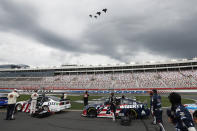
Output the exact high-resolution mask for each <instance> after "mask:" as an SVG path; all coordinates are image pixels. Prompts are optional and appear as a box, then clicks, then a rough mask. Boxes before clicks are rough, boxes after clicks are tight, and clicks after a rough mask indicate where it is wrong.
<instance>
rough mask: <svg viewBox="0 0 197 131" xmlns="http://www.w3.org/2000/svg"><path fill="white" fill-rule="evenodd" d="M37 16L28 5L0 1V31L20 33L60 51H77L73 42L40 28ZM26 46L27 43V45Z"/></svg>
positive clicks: (4, 0) (6, 0)
mask: <svg viewBox="0 0 197 131" xmlns="http://www.w3.org/2000/svg"><path fill="white" fill-rule="evenodd" d="M37 15H38V14H37V13H36V11H35V10H34V9H33V8H31V6H29V5H25V4H18V3H14V2H11V1H8V0H1V1H0V30H1V31H4V32H7V31H10V32H16V33H20V34H22V35H24V36H26V37H30V38H32V39H34V40H37V41H39V42H41V43H43V44H45V45H47V46H51V47H55V48H58V49H61V50H77V49H78V48H76V47H75V46H74V41H71V40H69V39H65V38H63V37H61V36H58V35H56V34H55V33H53V32H50V31H49V30H47V29H44V28H42V27H41V26H40V25H39V24H38V23H37V21H36V19H35V18H36V17H38V16H37ZM27 44H28V43H27Z"/></svg>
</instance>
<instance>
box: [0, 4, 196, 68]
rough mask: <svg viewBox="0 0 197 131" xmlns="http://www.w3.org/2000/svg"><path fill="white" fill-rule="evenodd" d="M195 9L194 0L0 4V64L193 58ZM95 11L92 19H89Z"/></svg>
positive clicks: (95, 62) (47, 64)
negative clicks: (98, 13)
mask: <svg viewBox="0 0 197 131" xmlns="http://www.w3.org/2000/svg"><path fill="white" fill-rule="evenodd" d="M196 5H197V1H196V0H52V1H51V0H0V64H6V63H13V64H27V65H30V66H58V65H61V64H93V65H95V64H114V63H130V62H133V61H135V62H145V61H163V60H169V59H174V58H180V59H182V58H193V57H195V56H197V51H196V49H197V25H196V23H197V22H196V21H197V6H196ZM104 8H107V9H108V10H107V12H106V13H104V12H103V11H102V9H104ZM97 11H101V15H100V16H98V18H97V19H95V18H90V17H89V14H92V15H93V16H94V15H96V12H97Z"/></svg>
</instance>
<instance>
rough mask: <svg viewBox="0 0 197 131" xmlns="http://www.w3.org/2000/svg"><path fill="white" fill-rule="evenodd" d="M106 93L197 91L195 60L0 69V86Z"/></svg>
mask: <svg viewBox="0 0 197 131" xmlns="http://www.w3.org/2000/svg"><path fill="white" fill-rule="evenodd" d="M13 88H17V89H20V90H24V91H27V90H34V89H40V90H52V91H72V92H83V91H84V90H89V91H93V92H100V93H103V92H104V93H108V92H110V91H112V90H113V91H116V92H119V93H122V92H124V93H133V92H146V91H149V90H152V89H158V90H159V91H160V92H170V91H180V92H196V91H197V59H196V58H194V59H191V60H186V59H184V60H172V61H168V62H155V63H152V62H147V63H144V64H140V63H136V64H134V63H132V64H117V65H105V66H104V65H98V66H92V65H89V66H84V65H79V66H78V65H69V66H65V65H64V66H61V67H53V68H0V89H1V90H2V89H5V90H6V89H13Z"/></svg>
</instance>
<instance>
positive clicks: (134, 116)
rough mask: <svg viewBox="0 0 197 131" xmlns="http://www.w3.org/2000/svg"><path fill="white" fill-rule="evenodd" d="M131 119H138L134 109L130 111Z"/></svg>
mask: <svg viewBox="0 0 197 131" xmlns="http://www.w3.org/2000/svg"><path fill="white" fill-rule="evenodd" d="M130 117H131V119H137V117H138V115H137V112H136V111H135V110H134V109H131V110H130Z"/></svg>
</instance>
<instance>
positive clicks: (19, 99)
mask: <svg viewBox="0 0 197 131" xmlns="http://www.w3.org/2000/svg"><path fill="white" fill-rule="evenodd" d="M28 99H30V95H20V97H19V98H18V99H17V101H26V100H28Z"/></svg>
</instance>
